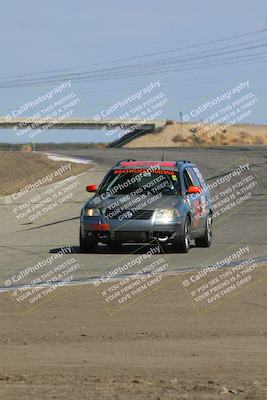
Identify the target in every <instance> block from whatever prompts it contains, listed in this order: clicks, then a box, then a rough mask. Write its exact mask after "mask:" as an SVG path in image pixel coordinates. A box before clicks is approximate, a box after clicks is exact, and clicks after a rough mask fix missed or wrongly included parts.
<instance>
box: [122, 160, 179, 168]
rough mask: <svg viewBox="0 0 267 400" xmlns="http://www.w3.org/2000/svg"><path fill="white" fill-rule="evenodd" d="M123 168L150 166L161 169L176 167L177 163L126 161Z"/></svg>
mask: <svg viewBox="0 0 267 400" xmlns="http://www.w3.org/2000/svg"><path fill="white" fill-rule="evenodd" d="M120 165H121V166H122V167H140V166H144V165H145V166H148V167H153V166H155V165H159V166H160V167H175V166H176V163H175V162H174V161H124V162H122V163H121V164H120Z"/></svg>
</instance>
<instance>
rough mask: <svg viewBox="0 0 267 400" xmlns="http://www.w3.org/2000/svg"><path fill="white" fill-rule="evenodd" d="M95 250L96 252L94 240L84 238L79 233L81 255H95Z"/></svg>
mask: <svg viewBox="0 0 267 400" xmlns="http://www.w3.org/2000/svg"><path fill="white" fill-rule="evenodd" d="M96 250H97V241H96V240H94V239H86V238H84V237H83V236H82V234H81V231H80V252H81V253H95V252H96Z"/></svg>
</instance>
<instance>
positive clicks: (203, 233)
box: [80, 160, 212, 253]
mask: <svg viewBox="0 0 267 400" xmlns="http://www.w3.org/2000/svg"><path fill="white" fill-rule="evenodd" d="M86 190H87V191H88V192H93V193H95V194H94V196H93V197H91V198H90V199H89V200H88V201H87V202H86V204H85V205H84V207H83V208H82V210H81V217H80V249H81V252H87V253H89V252H95V251H96V250H97V246H98V243H100V242H101V243H104V244H107V245H108V246H111V247H119V246H121V245H122V244H123V243H144V242H145V243H149V242H152V241H153V240H157V241H158V242H160V243H162V244H166V245H171V246H172V248H173V250H174V251H177V252H185V253H187V252H188V251H189V249H190V241H191V239H194V240H195V244H196V246H201V247H209V246H210V245H211V242H212V207H211V196H210V191H209V189H208V186H207V185H206V183H205V181H204V179H203V177H202V175H201V173H200V172H199V169H198V168H197V167H196V166H195V165H194V164H192V163H191V162H190V161H182V160H180V161H136V160H123V161H120V162H119V163H118V164H116V165H115V166H114V167H112V168H111V169H110V170H109V172H108V173H107V175H106V176H105V178H104V179H103V181H102V183H101V184H100V186H99V188H97V187H96V185H88V186H87V187H86Z"/></svg>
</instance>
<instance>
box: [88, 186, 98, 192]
mask: <svg viewBox="0 0 267 400" xmlns="http://www.w3.org/2000/svg"><path fill="white" fill-rule="evenodd" d="M96 189H97V187H96V185H87V186H86V191H87V192H96Z"/></svg>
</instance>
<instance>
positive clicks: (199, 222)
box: [183, 167, 206, 232]
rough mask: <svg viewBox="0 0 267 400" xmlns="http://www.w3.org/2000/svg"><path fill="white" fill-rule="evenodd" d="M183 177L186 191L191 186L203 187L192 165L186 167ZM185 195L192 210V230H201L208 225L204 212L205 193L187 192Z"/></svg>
mask: <svg viewBox="0 0 267 400" xmlns="http://www.w3.org/2000/svg"><path fill="white" fill-rule="evenodd" d="M183 178H184V184H185V190H186V192H187V189H188V188H189V186H198V187H201V184H200V182H199V180H198V178H197V176H196V174H195V173H194V171H193V169H192V167H186V168H185V169H184V171H183ZM185 195H186V199H187V201H188V204H189V206H190V211H191V219H192V221H191V230H192V232H197V231H199V230H201V231H202V230H203V229H204V227H205V225H206V217H205V215H204V214H203V211H204V209H205V196H204V197H203V193H194V194H188V193H186V194H185Z"/></svg>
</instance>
